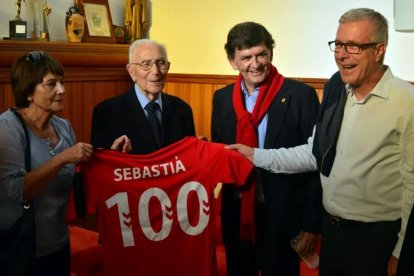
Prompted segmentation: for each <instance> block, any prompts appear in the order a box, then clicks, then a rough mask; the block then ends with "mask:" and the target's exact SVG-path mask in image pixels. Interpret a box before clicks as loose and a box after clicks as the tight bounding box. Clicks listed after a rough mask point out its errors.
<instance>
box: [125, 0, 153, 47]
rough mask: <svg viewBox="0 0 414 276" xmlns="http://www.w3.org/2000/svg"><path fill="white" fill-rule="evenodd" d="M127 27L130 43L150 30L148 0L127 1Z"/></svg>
mask: <svg viewBox="0 0 414 276" xmlns="http://www.w3.org/2000/svg"><path fill="white" fill-rule="evenodd" d="M125 29H126V33H127V42H128V43H131V42H133V41H134V40H135V39H138V38H143V37H144V32H147V31H148V21H147V0H126V1H125Z"/></svg>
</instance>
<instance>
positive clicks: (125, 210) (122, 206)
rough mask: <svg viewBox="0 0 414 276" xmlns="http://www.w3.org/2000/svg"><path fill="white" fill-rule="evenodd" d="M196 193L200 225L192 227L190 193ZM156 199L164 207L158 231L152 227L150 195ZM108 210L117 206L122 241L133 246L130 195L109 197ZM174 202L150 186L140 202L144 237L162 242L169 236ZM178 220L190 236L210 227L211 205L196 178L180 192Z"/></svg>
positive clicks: (139, 210)
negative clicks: (189, 208) (189, 204)
mask: <svg viewBox="0 0 414 276" xmlns="http://www.w3.org/2000/svg"><path fill="white" fill-rule="evenodd" d="M192 191H194V192H196V194H197V198H198V203H199V206H200V208H198V209H199V220H198V223H197V225H195V226H192V225H191V224H190V221H189V219H188V210H187V198H188V195H189V193H190V192H192ZM153 197H155V198H157V199H158V201H159V203H160V205H161V210H162V227H161V229H160V230H159V231H158V232H156V231H155V230H154V228H153V227H152V226H151V220H150V214H149V208H148V206H149V201H150V199H151V198H153ZM105 203H106V207H107V208H108V209H110V208H112V207H113V206H115V205H116V206H117V207H118V217H119V224H120V227H121V233H122V241H123V244H124V247H129V246H134V245H135V241H134V235H133V231H132V223H131V216H130V211H129V204H128V195H127V193H126V192H120V193H116V194H115V195H113V196H112V197H111V198H109V199H108V200H106V202H105ZM173 212H174V210H173V208H172V203H171V200H170V198H169V196H168V195H167V193H166V192H165V191H163V190H162V189H160V188H149V189H147V190H145V191H144V192H143V193H142V195H141V197H140V198H139V202H138V216H139V224H140V226H141V229H142V232H143V233H144V235H145V237H146V238H147V239H149V240H151V241H162V240H164V239H166V238H167V237H168V235H169V234H170V232H171V228H172V224H173ZM176 212H177V218H178V223H179V225H180V227H181V229H182V230H183V232H184V233H186V234H188V235H190V236H196V235H199V234H200V233H202V232H203V231H204V229H205V228H206V227H207V225H208V222H209V218H210V204H209V200H208V194H207V191H206V189H205V188H204V186H203V185H202V184H201V183H199V182H196V181H191V182H187V183H185V184H184V185H183V186H182V187H181V188H180V191H179V192H178V196H177V206H176Z"/></svg>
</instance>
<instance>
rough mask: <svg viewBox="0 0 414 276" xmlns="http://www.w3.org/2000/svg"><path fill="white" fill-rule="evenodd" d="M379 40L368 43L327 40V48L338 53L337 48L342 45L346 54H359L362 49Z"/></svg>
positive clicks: (376, 43) (375, 43) (339, 48)
mask: <svg viewBox="0 0 414 276" xmlns="http://www.w3.org/2000/svg"><path fill="white" fill-rule="evenodd" d="M380 43H381V42H370V43H342V42H339V41H335V40H333V41H329V42H328V45H329V49H331V51H332V52H335V53H339V50H341V48H342V47H344V48H345V51H346V52H347V53H348V54H360V53H361V52H362V50H365V49H368V48H370V47H374V46H377V45H378V44H380Z"/></svg>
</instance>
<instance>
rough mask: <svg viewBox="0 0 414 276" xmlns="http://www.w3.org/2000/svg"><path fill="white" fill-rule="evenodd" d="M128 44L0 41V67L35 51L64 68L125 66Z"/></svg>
mask: <svg viewBox="0 0 414 276" xmlns="http://www.w3.org/2000/svg"><path fill="white" fill-rule="evenodd" d="M128 47H129V45H128V44H104V43H69V42H50V41H30V40H25V41H20V40H0V57H1V59H0V68H10V67H11V64H12V63H13V61H14V60H15V59H16V58H17V57H19V56H21V55H23V54H25V53H28V52H31V51H36V50H42V51H47V52H48V53H49V54H50V55H52V56H53V57H55V58H56V59H58V60H59V61H60V62H61V63H62V64H63V66H64V67H65V68H69V67H119V66H123V67H125V65H126V64H127V63H128Z"/></svg>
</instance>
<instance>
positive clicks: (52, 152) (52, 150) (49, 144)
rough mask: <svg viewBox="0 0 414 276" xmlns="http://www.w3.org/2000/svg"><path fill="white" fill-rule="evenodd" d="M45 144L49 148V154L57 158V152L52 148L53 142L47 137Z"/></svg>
mask: <svg viewBox="0 0 414 276" xmlns="http://www.w3.org/2000/svg"><path fill="white" fill-rule="evenodd" d="M45 142H46V144H47V146H48V147H49V152H50V155H52V156H55V155H56V152H55V150H54V149H53V146H52V140H51V139H50V137H47V138H46V139H45Z"/></svg>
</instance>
